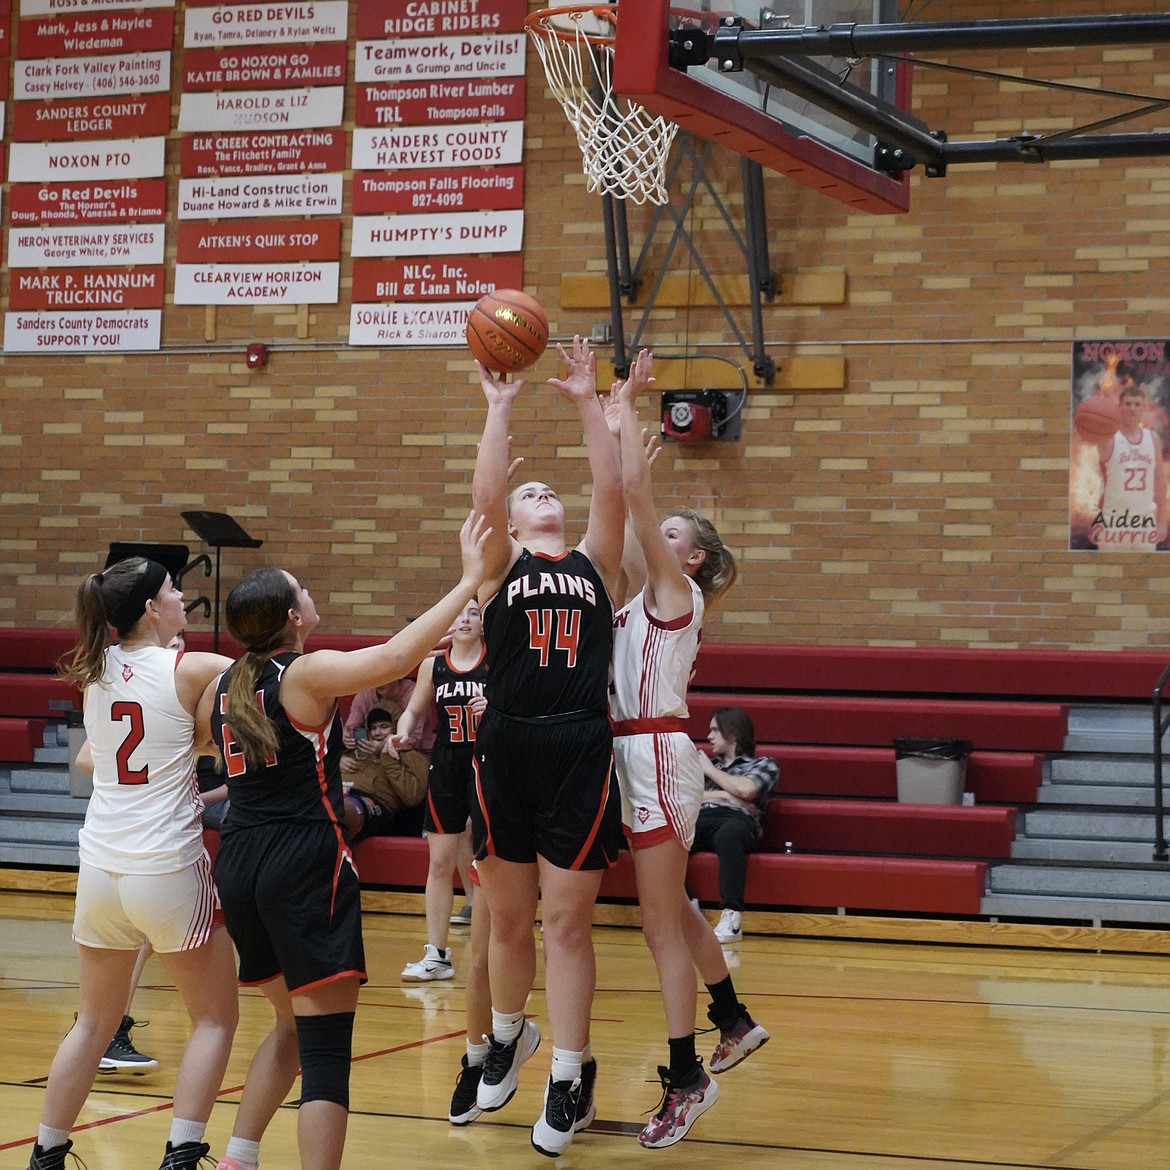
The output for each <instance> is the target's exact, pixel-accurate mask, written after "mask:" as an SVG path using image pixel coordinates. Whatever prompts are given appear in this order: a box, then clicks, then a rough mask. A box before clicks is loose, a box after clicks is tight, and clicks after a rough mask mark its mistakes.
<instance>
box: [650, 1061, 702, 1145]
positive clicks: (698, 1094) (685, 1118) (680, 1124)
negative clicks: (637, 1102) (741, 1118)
mask: <svg viewBox="0 0 1170 1170" xmlns="http://www.w3.org/2000/svg"><path fill="white" fill-rule="evenodd" d="M695 1072H696V1074H697V1075H696V1077H695V1079H694V1081H693V1083H692V1084H689V1085H676V1084H675V1083H674V1082H673V1081H672V1080H671V1077H670V1069H668V1068H666V1067H665V1066H664V1065H659V1066H658V1076H659V1078H660V1079H661V1081H662V1103H661V1104H660V1105H659V1106H658V1112H657V1113H655V1114H654V1116H653V1117H652V1118H650V1120H649V1121H648V1122H646V1125H645V1127H644V1128H643V1130H642V1132H641V1133H640V1134H638V1141H639V1142H640V1143H641V1144H642V1145H644V1146H645V1147H646V1148H647V1149H650V1150H658V1149H661V1148H662V1147H663V1146H673V1145H674V1143H675V1142H681V1141H682V1139H683V1138H685V1137H686V1136H687V1134H688V1133H689V1132H690V1128H691V1126H692V1125H694V1124H695V1122H696V1121H698V1120H699V1118H700V1117H702V1116H703V1114H704V1113H706V1112H707V1110H708V1109H710V1108H711V1106H712V1105H714V1104H715V1102H716V1101H717V1100H719V1086H718V1085H717V1084H716V1083H715V1082H714V1081H713V1080H712V1079H711V1078H710V1077H709V1076H708V1075H707V1074H706V1073H705V1072H704V1071H703V1065H702V1063H701V1062H700V1061H696V1062H695Z"/></svg>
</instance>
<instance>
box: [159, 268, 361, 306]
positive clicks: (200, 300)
mask: <svg viewBox="0 0 1170 1170" xmlns="http://www.w3.org/2000/svg"><path fill="white" fill-rule="evenodd" d="M340 267H341V266H340V265H339V264H337V263H332V264H247V265H245V264H178V265H176V266H175V297H174V303H175V304H176V305H252V304H270V305H335V304H336V303H337V286H338V272H339V269H340Z"/></svg>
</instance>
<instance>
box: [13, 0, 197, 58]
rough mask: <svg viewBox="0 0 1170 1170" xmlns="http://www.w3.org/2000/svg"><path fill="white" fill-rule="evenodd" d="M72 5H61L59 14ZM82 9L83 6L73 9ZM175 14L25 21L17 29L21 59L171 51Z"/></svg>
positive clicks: (96, 15) (79, 14)
mask: <svg viewBox="0 0 1170 1170" xmlns="http://www.w3.org/2000/svg"><path fill="white" fill-rule="evenodd" d="M66 7H71V5H68V4H65V3H61V2H58V3H57V4H56V8H57V9H58V10H59V11H60V10H63V9H64V8H66ZM72 7H80V5H72ZM174 36H175V13H174V11H173V10H171V11H164V12H133V11H130V12H111V13H107V14H102V13H96V12H88V11H87V12H77V13H66V12H64V11H61V14H60V15H59V16H52V17H50V18H48V19H47V20H22V21H21V22H20V24H19V25H17V29H16V53H17V56H18V57H22V58H26V59H30V58H34V57H84V56H89V55H90V54H92V53H138V52H142V51H143V50H146V49H170V47H171V42H172V41H173V40H174Z"/></svg>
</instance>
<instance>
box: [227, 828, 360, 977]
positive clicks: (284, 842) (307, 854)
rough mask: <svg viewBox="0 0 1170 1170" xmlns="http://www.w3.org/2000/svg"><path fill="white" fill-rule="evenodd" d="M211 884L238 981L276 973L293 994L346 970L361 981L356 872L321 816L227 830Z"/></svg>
mask: <svg viewBox="0 0 1170 1170" xmlns="http://www.w3.org/2000/svg"><path fill="white" fill-rule="evenodd" d="M215 884H216V886H217V888H218V889H219V900H220V902H221V904H222V906H223V914H224V920H225V922H226V923H227V928H228V933H229V934H230V935H231V936H232V942H234V943H235V944H236V950H237V951H238V952H239V955H240V982H241V983H243V984H249V985H250V984H257V983H267V982H268V981H269V980H271V979H275V978H276V977H277V976H278V975H283V976H284V981H285V984H286V985H287V986H288V989H289V991H290V992H291V993H293V994H295V993H296V992H298V991H307V990H309V989H310V988H312V987H316V986H318V985H319V984H322V983H328V982H330V981H332V980H334V979H339V978H341V977H343V976H346V975H358V976H360V977H361V981H362V982H363V983H364V982H365V981H366V956H365V950H364V948H363V946H362V908H361V897H360V892H359V888H358V877H357V873H356V872H355V870H354V868H353V861H352V858H351V857H350V855H349V849H348V847H347V846H346V845H345V844H344V842H343V841H342V839H341V837H340V834H339V833H338V830H337V829H336V828H335V827H334V826H333V825H331V824H329V823H328V822H327V821H321V822H319V823H318V822H313V823H296V824H289V823H275V824H271V825H260V826H258V827H256V828H252V829H237V830H235V831H234V832H228V833H226V834H225V835H224V838H223V843H222V844H221V845H220V849H219V855H218V856H217V857H216V859H215Z"/></svg>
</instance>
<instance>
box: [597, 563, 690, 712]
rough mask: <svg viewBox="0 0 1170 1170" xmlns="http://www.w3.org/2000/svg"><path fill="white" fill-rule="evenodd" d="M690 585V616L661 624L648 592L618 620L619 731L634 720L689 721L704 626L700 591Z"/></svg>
mask: <svg viewBox="0 0 1170 1170" xmlns="http://www.w3.org/2000/svg"><path fill="white" fill-rule="evenodd" d="M687 581H688V582H689V584H690V587H691V599H692V609H691V612H690V613H689V614H684V615H683V616H681V617H679V618H677V619H675V620H673V621H669V622H663V621H659V620H658V618H656V617H654V616H653V615H652V614H650V613H649V612H648V611H647V609H646V595H645V593H639V594H638V595H637V597H635V598H634V599H633V600H632V601H630V602H629V604H628V605H626V606H625V607H624V608H623V609H621V610H619V612H618V613H617V615H616V616H615V617H614V630H613V686H612V689H611V693H610V703H609V713H610V718H611V719H612V720H613V722H614V724H615V728H616V725H617V724H620V723H622V722H624V721H626V720H631V719H663V718H671V717H673V718H678V719H685V718H686V717H687V684H688V683H689V682H690V680H691V671H692V670H693V669H694V666H695V656H696V655H697V654H698V652H699V641H700V639H701V637H702V625H703V594H702V591H701V590H700V589H699V587H698V585H696V584H695V582H694V581H692V580H691V579H690V578H689V577H688V578H687ZM648 730H652V729H648Z"/></svg>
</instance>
